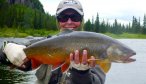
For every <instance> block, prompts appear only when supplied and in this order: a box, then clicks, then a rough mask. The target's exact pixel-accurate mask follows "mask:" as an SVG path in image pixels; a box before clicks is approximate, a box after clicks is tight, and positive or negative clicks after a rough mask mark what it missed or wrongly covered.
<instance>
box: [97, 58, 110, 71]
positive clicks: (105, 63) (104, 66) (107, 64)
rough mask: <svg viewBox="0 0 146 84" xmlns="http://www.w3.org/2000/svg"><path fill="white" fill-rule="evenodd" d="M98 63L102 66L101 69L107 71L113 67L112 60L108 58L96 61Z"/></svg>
mask: <svg viewBox="0 0 146 84" xmlns="http://www.w3.org/2000/svg"><path fill="white" fill-rule="evenodd" d="M96 63H97V64H98V65H99V66H100V67H101V69H102V70H103V71H104V72H105V73H107V72H108V71H109V70H110V68H111V62H109V61H108V60H102V61H101V60H98V61H96Z"/></svg>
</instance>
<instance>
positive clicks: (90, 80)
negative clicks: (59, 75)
mask: <svg viewBox="0 0 146 84" xmlns="http://www.w3.org/2000/svg"><path fill="white" fill-rule="evenodd" d="M104 82H105V73H104V72H103V71H102V70H101V69H100V68H99V66H98V65H96V67H95V68H92V69H89V70H87V71H78V70H76V69H72V70H70V77H68V78H67V80H66V84H104Z"/></svg>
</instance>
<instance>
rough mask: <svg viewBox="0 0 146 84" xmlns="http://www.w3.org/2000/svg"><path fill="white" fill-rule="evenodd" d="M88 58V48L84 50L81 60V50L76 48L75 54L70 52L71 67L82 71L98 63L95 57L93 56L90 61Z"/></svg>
mask: <svg viewBox="0 0 146 84" xmlns="http://www.w3.org/2000/svg"><path fill="white" fill-rule="evenodd" d="M88 60H89V59H88V58H87V50H83V53H82V61H81V62H80V60H79V51H78V50H76V51H75V52H74V54H73V53H71V54H70V67H71V68H72V67H73V68H75V69H77V70H82V71H85V70H88V69H90V68H92V67H95V65H96V60H95V57H94V56H91V57H90V61H88Z"/></svg>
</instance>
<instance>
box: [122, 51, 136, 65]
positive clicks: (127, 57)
mask: <svg viewBox="0 0 146 84" xmlns="http://www.w3.org/2000/svg"><path fill="white" fill-rule="evenodd" d="M134 55H136V53H132V54H129V55H127V56H123V57H122V58H121V60H122V61H123V63H130V62H134V61H136V59H134V58H131V57H132V56H134Z"/></svg>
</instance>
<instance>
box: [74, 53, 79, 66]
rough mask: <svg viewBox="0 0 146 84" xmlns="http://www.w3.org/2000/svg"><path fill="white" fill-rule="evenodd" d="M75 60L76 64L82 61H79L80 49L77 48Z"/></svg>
mask: <svg viewBox="0 0 146 84" xmlns="http://www.w3.org/2000/svg"><path fill="white" fill-rule="evenodd" d="M74 62H75V63H76V64H78V63H79V62H80V61H79V51H78V50H75V55H74Z"/></svg>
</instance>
